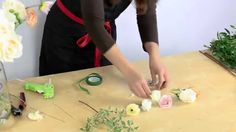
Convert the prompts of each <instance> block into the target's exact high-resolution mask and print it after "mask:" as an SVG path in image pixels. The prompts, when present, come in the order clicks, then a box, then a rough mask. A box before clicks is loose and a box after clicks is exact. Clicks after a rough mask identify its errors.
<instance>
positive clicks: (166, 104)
mask: <svg viewBox="0 0 236 132" xmlns="http://www.w3.org/2000/svg"><path fill="white" fill-rule="evenodd" d="M159 105H160V107H161V108H170V107H171V106H172V97H171V96H170V95H163V96H162V97H161V99H160V100H159Z"/></svg>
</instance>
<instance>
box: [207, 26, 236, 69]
mask: <svg viewBox="0 0 236 132" xmlns="http://www.w3.org/2000/svg"><path fill="white" fill-rule="evenodd" d="M230 27H231V28H232V29H233V30H236V27H235V26H233V25H231V26H230ZM205 47H207V48H208V49H209V50H210V51H211V52H212V55H213V56H214V57H215V58H216V59H218V60H219V61H221V62H222V63H223V64H224V65H225V66H227V67H229V68H233V69H235V68H236V32H235V31H230V30H228V29H225V32H218V33H217V39H216V40H213V41H212V42H210V46H205Z"/></svg>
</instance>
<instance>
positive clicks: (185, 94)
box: [178, 89, 197, 103]
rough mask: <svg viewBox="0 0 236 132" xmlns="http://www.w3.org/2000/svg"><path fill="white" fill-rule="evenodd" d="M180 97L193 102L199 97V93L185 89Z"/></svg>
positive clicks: (186, 101)
mask: <svg viewBox="0 0 236 132" xmlns="http://www.w3.org/2000/svg"><path fill="white" fill-rule="evenodd" d="M178 97H179V99H180V100H181V101H183V102H185V103H192V102H194V101H195V100H196V98H197V93H196V92H195V91H193V90H192V89H183V90H181V92H180V93H179V95H178Z"/></svg>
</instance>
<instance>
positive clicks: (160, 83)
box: [149, 56, 169, 89]
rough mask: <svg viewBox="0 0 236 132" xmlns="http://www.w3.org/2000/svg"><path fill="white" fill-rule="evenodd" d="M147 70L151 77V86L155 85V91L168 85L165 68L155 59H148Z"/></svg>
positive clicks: (151, 57) (152, 57)
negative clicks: (148, 69)
mask: <svg viewBox="0 0 236 132" xmlns="http://www.w3.org/2000/svg"><path fill="white" fill-rule="evenodd" d="M149 68H150V73H151V76H152V84H153V85H156V86H157V89H162V88H166V87H167V86H168V83H169V75H168V73H167V70H166V67H165V66H164V65H163V64H162V63H161V62H160V60H159V59H158V58H157V57H155V56H150V57H149ZM157 76H158V80H157Z"/></svg>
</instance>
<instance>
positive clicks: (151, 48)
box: [144, 42, 160, 60]
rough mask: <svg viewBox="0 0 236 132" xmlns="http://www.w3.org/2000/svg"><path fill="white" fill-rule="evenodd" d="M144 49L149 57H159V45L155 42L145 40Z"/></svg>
mask: <svg viewBox="0 0 236 132" xmlns="http://www.w3.org/2000/svg"><path fill="white" fill-rule="evenodd" d="M144 48H145V50H146V51H147V52H148V54H149V57H155V58H157V59H158V60H159V59H160V50H159V46H158V44H157V43H155V42H146V43H145V44H144Z"/></svg>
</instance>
